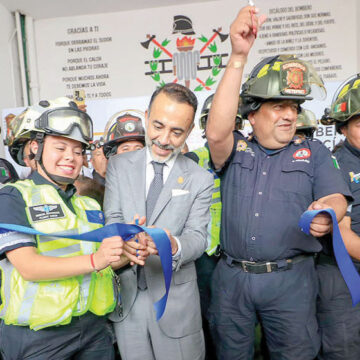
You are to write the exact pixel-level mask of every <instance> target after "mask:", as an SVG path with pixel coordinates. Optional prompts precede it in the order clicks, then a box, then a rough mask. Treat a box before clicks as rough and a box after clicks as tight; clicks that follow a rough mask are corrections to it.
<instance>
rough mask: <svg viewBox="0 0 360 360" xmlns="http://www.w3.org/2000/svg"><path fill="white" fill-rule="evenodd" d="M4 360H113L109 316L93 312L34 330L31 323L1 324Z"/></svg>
mask: <svg viewBox="0 0 360 360" xmlns="http://www.w3.org/2000/svg"><path fill="white" fill-rule="evenodd" d="M0 349H1V354H2V356H3V359H4V360H19V359H21V360H25V359H34V360H35V359H36V360H60V359H61V360H65V359H76V360H113V359H114V348H113V336H112V333H111V328H110V325H109V324H108V323H107V321H106V318H105V317H99V316H96V315H93V314H91V313H87V314H85V315H83V316H79V317H74V318H73V319H72V321H71V323H70V324H69V325H63V326H55V327H51V328H46V329H43V330H38V331H33V330H30V328H29V327H27V326H14V325H5V323H4V322H1V325H0Z"/></svg>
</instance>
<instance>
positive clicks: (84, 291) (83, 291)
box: [74, 274, 91, 315]
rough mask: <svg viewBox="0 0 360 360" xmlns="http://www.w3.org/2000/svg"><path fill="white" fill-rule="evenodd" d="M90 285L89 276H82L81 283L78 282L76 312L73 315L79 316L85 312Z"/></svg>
mask: <svg viewBox="0 0 360 360" xmlns="http://www.w3.org/2000/svg"><path fill="white" fill-rule="evenodd" d="M90 283H91V274H86V275H84V276H83V279H82V281H81V282H80V289H79V290H80V294H79V300H78V302H77V304H76V311H75V313H74V315H81V314H82V313H83V312H84V311H86V310H87V306H86V305H87V300H88V297H89V293H90Z"/></svg>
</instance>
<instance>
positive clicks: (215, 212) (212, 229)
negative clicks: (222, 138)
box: [193, 146, 222, 256]
mask: <svg viewBox="0 0 360 360" xmlns="http://www.w3.org/2000/svg"><path fill="white" fill-rule="evenodd" d="M193 153H195V154H196V155H197V157H198V158H199V161H198V164H199V165H200V166H201V167H202V168H204V169H205V170H208V171H210V172H211V174H212V175H213V176H214V189H213V194H212V199H211V206H210V222H209V225H208V247H207V249H206V253H207V254H208V255H209V256H210V255H213V254H214V253H215V251H216V248H217V246H218V245H219V244H220V228H221V208H222V204H221V193H220V178H219V177H218V176H217V174H216V173H215V171H214V170H213V169H211V167H210V165H209V161H210V153H209V149H208V148H207V147H206V146H204V147H202V148H199V149H196V150H194V151H193Z"/></svg>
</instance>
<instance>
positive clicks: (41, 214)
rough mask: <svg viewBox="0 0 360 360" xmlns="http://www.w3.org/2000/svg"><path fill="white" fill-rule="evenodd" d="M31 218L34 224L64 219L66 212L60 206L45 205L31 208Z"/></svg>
mask: <svg viewBox="0 0 360 360" xmlns="http://www.w3.org/2000/svg"><path fill="white" fill-rule="evenodd" d="M29 211H30V217H31V220H32V221H33V222H36V221H42V220H49V219H61V218H64V217H65V215H64V211H63V209H62V208H61V205H60V204H43V205H35V206H30V207H29Z"/></svg>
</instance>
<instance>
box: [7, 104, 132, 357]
mask: <svg viewBox="0 0 360 360" xmlns="http://www.w3.org/2000/svg"><path fill="white" fill-rule="evenodd" d="M14 121H15V123H16V124H17V126H16V127H14V129H15V130H16V131H15V133H14V134H13V135H14V139H13V140H16V139H17V138H18V137H21V138H25V139H31V140H32V141H31V143H30V150H31V151H30V155H31V157H32V158H33V159H34V160H35V161H36V163H37V171H34V173H33V174H32V175H31V176H30V177H29V178H28V179H26V180H22V181H17V182H16V183H14V184H11V185H6V186H5V187H3V188H2V189H1V190H0V202H1V204H2V207H5V208H6V209H7V210H10V211H1V212H0V223H8V224H17V225H22V226H25V227H32V228H33V229H34V230H36V231H39V232H42V233H46V234H50V233H52V232H68V231H71V232H72V233H74V232H75V233H83V232H86V231H91V230H95V229H98V228H100V227H102V226H103V221H104V218H103V214H102V212H101V207H100V205H99V203H98V202H96V201H95V200H94V199H91V198H89V197H87V196H78V195H77V194H76V193H75V192H76V189H75V187H74V185H73V182H74V181H75V180H76V179H77V177H78V176H79V173H80V170H81V167H82V165H83V152H84V149H85V148H86V147H88V146H89V141H90V140H91V139H92V134H93V130H92V129H93V125H92V120H91V118H90V117H89V116H88V115H87V114H86V113H84V112H82V111H80V110H79V109H78V108H77V106H76V104H75V103H73V102H72V101H69V99H67V98H60V99H57V100H54V101H41V102H40V103H39V104H38V105H34V106H31V107H30V108H28V109H26V110H25V111H24V112H23V113H22V114H20V115H19V116H18V117H16V118H15V120H14ZM25 125H26V126H25ZM10 140H11V139H9V141H10ZM10 142H11V141H10ZM122 246H123V242H122V239H121V238H120V237H119V236H118V237H112V238H108V239H104V240H103V242H102V243H91V242H85V241H80V240H72V239H58V238H54V237H52V236H50V235H47V236H31V235H26V234H22V233H18V232H7V233H3V234H2V236H1V238H0V268H1V270H2V272H3V274H4V278H3V283H2V291H4V295H5V296H4V300H5V299H6V301H5V305H4V306H3V307H2V309H1V312H0V316H1V318H2V319H3V320H4V324H3V326H2V327H1V329H0V338H1V341H2V344H1V351H2V354H3V355H4V358H6V359H7V358H14V359H25V358H27V357H29V356H30V354H34V353H36V354H37V356H40V357H44V358H47V359H52V358H55V357H61V358H70V357H75V358H78V357H84V358H86V359H95V358H96V359H98V358H101V359H109V360H110V359H112V358H113V346H112V335H111V333H110V332H109V330H108V327H107V323H106V319H105V317H104V315H106V314H107V313H109V312H111V311H112V310H113V309H114V308H115V306H116V300H117V297H116V296H115V293H114V288H113V274H114V273H113V271H112V269H111V267H110V265H112V264H113V263H114V261H115V262H117V265H118V266H121V265H122V264H124V263H126V260H124V258H122V257H121V255H122ZM13 283H16V284H17V285H16V287H15V288H14V287H13V286H12V284H13ZM54 288H56V289H57V291H56V292H54ZM29 289H32V290H31V291H30V290H29ZM24 308H26V309H29V311H25V312H24V311H22V310H21V309H24ZM74 318H75V319H76V318H81V324H83V325H82V326H83V327H82V328H81V329H79V327H78V325H79V324H80V323H79V322H78V321H76V320H75V319H74ZM60 325H61V326H60ZM54 326H56V329H57V331H56V335H55V336H54V334H55V333H54V332H53V329H54ZM38 330H40V331H38ZM79 336H81V338H82V339H83V341H82V342H81V344H80V343H79V341H78V339H79ZM20 338H21V342H22V346H21V347H18V346H15V342H18V341H19V339H20ZM95 338H96V340H97V341H96V342H95V341H94V339H95ZM69 339H73V340H69ZM65 345H66V346H65ZM99 354H100V355H99Z"/></svg>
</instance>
